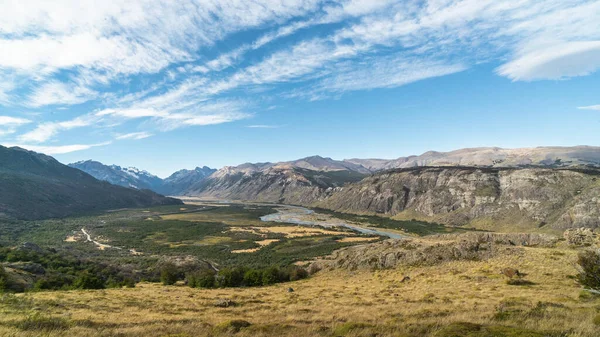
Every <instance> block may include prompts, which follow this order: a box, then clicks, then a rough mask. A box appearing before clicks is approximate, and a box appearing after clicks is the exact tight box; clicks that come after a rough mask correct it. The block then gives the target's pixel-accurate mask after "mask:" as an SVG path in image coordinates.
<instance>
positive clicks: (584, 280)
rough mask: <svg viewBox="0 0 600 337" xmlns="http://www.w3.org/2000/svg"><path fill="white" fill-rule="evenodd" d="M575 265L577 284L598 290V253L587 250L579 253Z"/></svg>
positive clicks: (599, 267) (599, 260) (599, 284)
mask: <svg viewBox="0 0 600 337" xmlns="http://www.w3.org/2000/svg"><path fill="white" fill-rule="evenodd" d="M577 264H578V265H579V275H578V276H577V279H578V280H579V283H581V285H583V286H584V287H587V288H590V289H595V290H600V252H598V251H593V250H587V251H584V252H581V253H579V256H578V257H577Z"/></svg>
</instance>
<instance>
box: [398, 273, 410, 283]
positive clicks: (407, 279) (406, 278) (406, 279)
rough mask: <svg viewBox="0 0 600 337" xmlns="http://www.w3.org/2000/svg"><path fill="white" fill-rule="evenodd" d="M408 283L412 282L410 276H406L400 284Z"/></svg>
mask: <svg viewBox="0 0 600 337" xmlns="http://www.w3.org/2000/svg"><path fill="white" fill-rule="evenodd" d="M408 281H410V276H408V275H407V276H404V277H403V278H402V280H401V281H400V283H404V282H408Z"/></svg>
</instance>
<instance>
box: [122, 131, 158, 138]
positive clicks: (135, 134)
mask: <svg viewBox="0 0 600 337" xmlns="http://www.w3.org/2000/svg"><path fill="white" fill-rule="evenodd" d="M152 136H153V134H151V133H149V132H132V133H127V134H124V135H119V136H117V137H116V139H118V140H123V139H134V140H140V139H145V138H148V137H152Z"/></svg>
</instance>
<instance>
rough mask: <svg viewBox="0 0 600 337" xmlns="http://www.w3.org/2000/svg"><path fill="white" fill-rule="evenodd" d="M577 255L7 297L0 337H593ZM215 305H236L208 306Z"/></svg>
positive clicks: (597, 303) (550, 252) (556, 252)
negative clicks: (255, 282)
mask: <svg viewBox="0 0 600 337" xmlns="http://www.w3.org/2000/svg"><path fill="white" fill-rule="evenodd" d="M576 254H577V251H576V250H574V249H571V248H568V247H564V246H559V247H558V248H523V249H522V250H521V253H519V254H507V255H499V256H497V257H494V258H492V259H489V260H485V261H453V262H447V263H444V264H440V265H436V266H421V267H419V266H416V267H402V268H398V269H393V270H380V271H371V270H357V271H347V270H335V271H330V272H321V273H317V274H316V275H314V276H313V277H311V278H309V279H306V280H302V281H298V282H294V283H291V284H280V285H274V286H269V287H261V288H241V289H211V290H204V289H192V288H188V287H185V286H183V285H176V286H160V285H157V284H150V283H142V284H139V285H138V286H137V287H136V288H133V289H110V290H98V291H68V292H64V291H59V292H41V293H27V294H20V295H5V296H4V297H2V300H1V301H0V311H1V312H2V314H1V315H0V335H2V336H15V337H22V336H23V337H25V336H39V335H42V334H43V335H45V336H66V335H72V336H135V337H138V336H231V335H236V336H309V337H310V336H415V337H416V336H438V337H450V336H472V337H476V336H477V337H480V336H495V337H502V336H506V337H509V336H510V337H516V336H529V337H542V336H550V337H552V336H556V337H558V336H565V337H566V336H569V337H593V336H598V334H599V332H600V326H599V325H598V324H600V322H599V321H600V318H599V317H600V316H599V315H600V299H599V298H596V297H593V296H591V295H589V294H588V293H583V292H582V291H581V287H580V286H579V285H578V284H577V283H576V281H575V280H574V275H575V274H576V269H575V268H574V266H573V264H574V261H575V256H576ZM506 267H511V268H518V269H519V270H520V271H521V272H523V273H526V274H527V276H526V279H527V280H528V281H530V283H529V285H522V286H515V285H509V284H507V282H506V278H505V277H504V276H503V275H501V274H500V271H501V270H502V269H503V268H506ZM404 276H410V280H409V281H405V282H402V281H401V280H402V279H403V278H404ZM290 286H291V287H293V288H294V291H293V292H289V291H288V288H289V287H290ZM222 299H229V300H231V301H232V305H231V306H229V307H218V306H216V305H215V303H217V302H218V301H220V300H222ZM248 324H249V325H248Z"/></svg>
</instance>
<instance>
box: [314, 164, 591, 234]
mask: <svg viewBox="0 0 600 337" xmlns="http://www.w3.org/2000/svg"><path fill="white" fill-rule="evenodd" d="M598 178H600V175H599V172H598V171H593V170H588V171H585V170H571V169H569V170H566V169H541V168H531V169H493V168H471V167H438V168H417V169H403V170H393V171H388V172H384V173H381V174H376V175H373V176H370V177H367V178H365V179H363V180H362V181H360V182H358V183H355V184H350V185H347V186H345V187H343V188H339V189H336V191H335V192H334V193H331V195H330V196H328V197H327V198H326V199H324V200H323V201H319V202H317V204H318V205H319V206H320V207H324V208H329V209H332V210H336V211H342V212H353V213H365V212H366V213H378V214H385V215H389V216H397V217H400V218H401V217H415V218H421V219H429V220H435V221H439V222H442V223H446V224H451V225H465V224H469V223H471V222H473V221H481V220H482V219H489V220H491V221H494V222H495V223H513V224H521V223H526V224H529V225H536V226H539V227H544V226H549V227H551V228H556V229H563V228H569V227H597V226H599V225H600V181H599V180H598Z"/></svg>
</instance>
